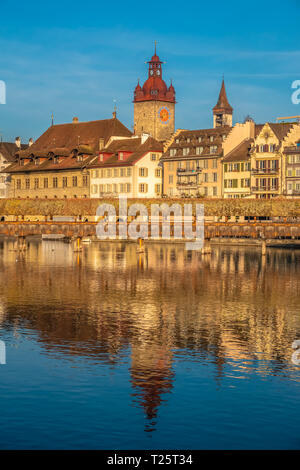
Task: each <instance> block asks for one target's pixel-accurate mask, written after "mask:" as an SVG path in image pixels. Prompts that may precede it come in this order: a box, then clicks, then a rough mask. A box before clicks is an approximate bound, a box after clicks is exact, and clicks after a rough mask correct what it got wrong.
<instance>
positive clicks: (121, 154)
mask: <svg viewBox="0 0 300 470" xmlns="http://www.w3.org/2000/svg"><path fill="white" fill-rule="evenodd" d="M119 157H120V160H123V158H124V155H123V152H119Z"/></svg>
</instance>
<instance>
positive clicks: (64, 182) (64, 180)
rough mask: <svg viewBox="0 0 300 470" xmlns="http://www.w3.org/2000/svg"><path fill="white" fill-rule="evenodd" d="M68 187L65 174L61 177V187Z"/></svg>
mask: <svg viewBox="0 0 300 470" xmlns="http://www.w3.org/2000/svg"><path fill="white" fill-rule="evenodd" d="M67 187H68V178H67V177H66V176H64V177H63V188H67Z"/></svg>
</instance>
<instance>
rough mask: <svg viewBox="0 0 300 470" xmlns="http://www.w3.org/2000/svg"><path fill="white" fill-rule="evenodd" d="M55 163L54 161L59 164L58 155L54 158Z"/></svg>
mask: <svg viewBox="0 0 300 470" xmlns="http://www.w3.org/2000/svg"><path fill="white" fill-rule="evenodd" d="M53 163H54V165H57V164H58V163H59V159H58V157H54V158H53Z"/></svg>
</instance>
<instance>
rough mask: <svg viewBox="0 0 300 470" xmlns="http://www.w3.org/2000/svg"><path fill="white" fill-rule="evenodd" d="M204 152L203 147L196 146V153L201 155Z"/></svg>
mask: <svg viewBox="0 0 300 470" xmlns="http://www.w3.org/2000/svg"><path fill="white" fill-rule="evenodd" d="M202 152H203V147H196V155H201V153H202Z"/></svg>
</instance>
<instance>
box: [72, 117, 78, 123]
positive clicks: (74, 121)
mask: <svg viewBox="0 0 300 470" xmlns="http://www.w3.org/2000/svg"><path fill="white" fill-rule="evenodd" d="M77 123H78V117H76V116H75V117H73V124H77Z"/></svg>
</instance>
